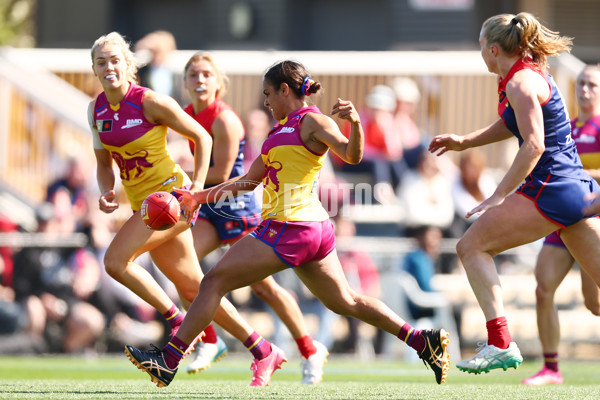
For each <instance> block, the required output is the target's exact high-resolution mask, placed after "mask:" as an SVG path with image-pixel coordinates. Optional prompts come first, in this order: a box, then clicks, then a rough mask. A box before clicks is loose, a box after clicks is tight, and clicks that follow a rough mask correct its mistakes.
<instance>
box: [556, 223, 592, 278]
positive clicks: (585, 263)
mask: <svg viewBox="0 0 600 400" xmlns="http://www.w3.org/2000/svg"><path fill="white" fill-rule="evenodd" d="M560 238H561V239H562V241H563V242H564V243H565V245H566V246H567V249H569V251H570V253H571V255H572V256H573V258H575V260H576V261H577V263H578V264H579V266H580V267H581V268H582V269H583V270H584V271H585V272H587V274H588V275H589V276H590V278H592V280H593V281H594V282H595V283H596V285H598V286H600V263H598V260H599V259H600V218H585V219H583V220H581V221H579V222H578V223H576V224H574V225H571V226H568V227H566V228H564V229H562V230H561V234H560Z"/></svg>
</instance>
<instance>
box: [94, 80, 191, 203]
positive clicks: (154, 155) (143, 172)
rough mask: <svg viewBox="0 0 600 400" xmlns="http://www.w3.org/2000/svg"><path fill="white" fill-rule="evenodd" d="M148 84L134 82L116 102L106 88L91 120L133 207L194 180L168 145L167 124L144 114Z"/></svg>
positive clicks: (96, 146)
mask: <svg viewBox="0 0 600 400" xmlns="http://www.w3.org/2000/svg"><path fill="white" fill-rule="evenodd" d="M146 90H148V89H147V88H145V87H142V86H138V85H134V84H131V85H130V87H129V90H128V91H127V94H126V95H125V97H124V98H123V100H121V102H120V103H119V104H118V105H116V106H113V105H111V104H110V103H109V102H108V101H107V99H106V95H105V94H104V92H102V93H101V94H100V95H99V96H98V97H97V98H96V103H95V106H94V109H93V110H92V113H93V114H92V116H91V120H90V124H91V128H92V132H93V133H94V135H97V138H96V139H98V140H95V145H94V147H95V148H99V147H98V145H97V144H96V143H97V142H98V141H99V142H100V143H101V146H102V148H104V149H106V150H108V151H109V152H110V154H111V156H112V158H113V160H114V161H115V163H116V164H117V166H118V167H119V172H120V178H121V182H122V184H123V187H124V188H125V192H126V193H127V197H128V198H129V201H130V203H131V208H132V209H133V210H134V211H137V210H139V209H140V207H141V204H142V202H143V201H144V199H145V198H146V196H148V195H149V194H151V193H153V192H156V191H159V190H162V191H166V192H171V190H172V189H173V188H174V187H177V188H179V187H182V186H184V185H188V184H191V180H190V178H189V177H188V176H187V175H186V174H185V172H183V170H182V169H181V167H180V166H179V165H178V164H176V163H175V161H174V160H173V158H172V157H171V155H170V154H169V150H168V149H167V127H166V126H164V125H158V124H154V123H152V122H150V121H148V120H147V119H146V117H144V111H143V109H142V100H143V98H144V93H145V92H146Z"/></svg>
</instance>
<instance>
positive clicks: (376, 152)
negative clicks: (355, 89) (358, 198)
mask: <svg viewBox="0 0 600 400" xmlns="http://www.w3.org/2000/svg"><path fill="white" fill-rule="evenodd" d="M365 100H366V108H365V109H363V110H362V111H360V112H359V115H360V118H361V121H362V124H363V126H364V131H365V152H364V158H363V161H362V162H361V163H360V164H358V165H348V164H343V163H341V161H340V159H339V158H338V157H335V156H332V160H333V161H334V164H335V165H338V168H341V170H342V171H344V172H349V173H352V172H368V173H369V174H370V175H371V176H372V179H373V182H372V183H373V185H374V190H373V194H374V199H364V201H373V200H376V201H378V202H380V203H386V202H388V201H391V199H392V198H393V193H394V188H395V187H397V186H398V185H399V184H400V182H401V180H402V176H403V175H404V173H405V171H406V170H407V166H406V163H405V161H404V158H403V150H402V137H401V136H400V132H399V130H398V127H397V124H396V120H395V116H394V111H395V110H396V94H395V93H394V90H393V89H392V88H391V87H389V86H386V85H375V86H373V87H372V88H371V90H370V92H369V93H368V94H367V97H366V99H365ZM349 128H350V125H349V124H348V123H346V124H345V125H344V129H345V130H344V134H345V135H346V136H348V132H349Z"/></svg>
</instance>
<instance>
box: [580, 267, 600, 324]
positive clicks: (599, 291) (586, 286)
mask: <svg viewBox="0 0 600 400" xmlns="http://www.w3.org/2000/svg"><path fill="white" fill-rule="evenodd" d="M581 292H582V293H583V304H585V307H586V308H587V309H588V310H590V311H591V312H592V314H594V315H596V316H600V288H599V287H598V285H596V282H594V280H593V279H592V278H591V277H590V276H589V275H588V273H587V272H585V271H584V270H581Z"/></svg>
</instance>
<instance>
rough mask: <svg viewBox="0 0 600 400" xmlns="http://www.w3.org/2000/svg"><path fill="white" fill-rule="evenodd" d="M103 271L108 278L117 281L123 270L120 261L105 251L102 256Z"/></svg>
mask: <svg viewBox="0 0 600 400" xmlns="http://www.w3.org/2000/svg"><path fill="white" fill-rule="evenodd" d="M104 269H105V270H106V273H107V274H108V275H109V276H110V277H112V278H114V279H116V280H119V277H120V276H121V273H122V272H123V270H124V269H125V268H124V265H123V263H122V262H121V261H120V260H118V259H117V258H116V257H114V256H113V255H112V254H111V253H110V252H108V251H107V252H106V254H105V255H104Z"/></svg>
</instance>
